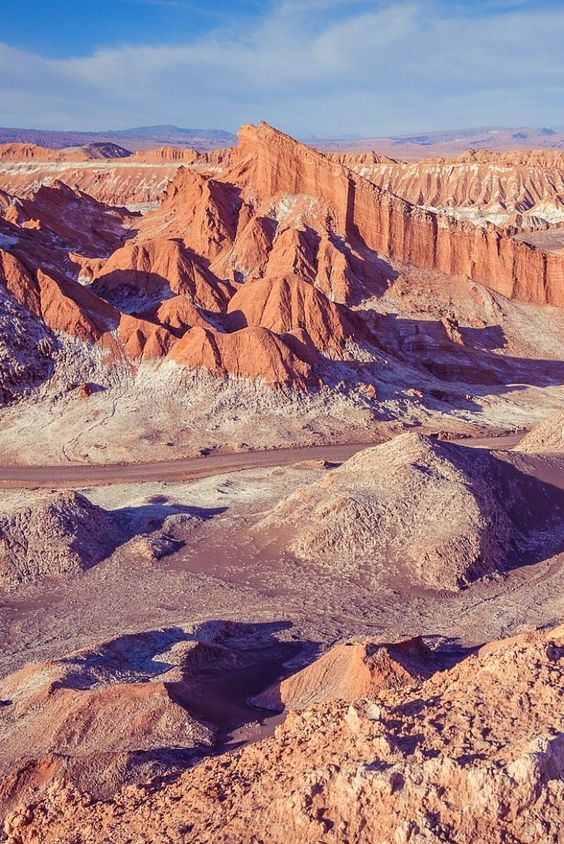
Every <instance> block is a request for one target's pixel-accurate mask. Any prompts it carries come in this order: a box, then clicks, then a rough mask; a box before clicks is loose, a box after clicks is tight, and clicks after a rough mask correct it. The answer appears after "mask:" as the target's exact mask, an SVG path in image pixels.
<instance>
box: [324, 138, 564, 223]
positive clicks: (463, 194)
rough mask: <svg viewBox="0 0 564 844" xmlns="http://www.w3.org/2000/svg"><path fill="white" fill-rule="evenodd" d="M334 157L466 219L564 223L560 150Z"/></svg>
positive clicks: (393, 189)
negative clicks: (401, 157)
mask: <svg viewBox="0 0 564 844" xmlns="http://www.w3.org/2000/svg"><path fill="white" fill-rule="evenodd" d="M329 157H330V158H331V160H333V161H338V162H340V163H342V164H345V166H346V167H348V168H349V169H351V170H353V171H355V172H356V173H358V174H359V175H361V176H362V177H363V178H365V179H368V181H370V182H372V183H373V184H375V185H377V186H378V187H380V188H383V189H384V190H386V191H390V192H391V193H393V194H396V196H400V197H401V198H402V199H406V200H407V201H408V202H410V203H411V204H413V205H420V206H423V207H426V208H429V209H431V210H437V211H439V210H442V211H444V212H445V213H447V214H449V215H451V216H453V217H455V218H458V219H460V220H468V221H469V222H473V223H475V224H484V223H488V222H491V223H495V224H496V225H499V226H504V227H505V226H509V225H516V226H517V227H531V226H532V227H534V226H536V225H538V224H542V223H544V224H555V223H562V222H564V155H563V153H562V152H561V151H559V150H527V151H524V150H523V151H514V152H506V153H492V152H487V151H486V150H479V151H472V152H466V153H463V154H462V155H459V156H457V157H456V158H425V159H423V160H422V161H418V162H407V161H394V160H393V159H391V158H386V156H380V155H376V154H375V153H360V154H358V155H355V154H351V153H349V154H339V153H333V154H329Z"/></svg>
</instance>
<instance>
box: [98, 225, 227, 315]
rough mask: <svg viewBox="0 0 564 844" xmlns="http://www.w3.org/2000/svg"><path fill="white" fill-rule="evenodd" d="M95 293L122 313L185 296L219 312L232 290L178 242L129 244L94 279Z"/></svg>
mask: <svg viewBox="0 0 564 844" xmlns="http://www.w3.org/2000/svg"><path fill="white" fill-rule="evenodd" d="M92 290H93V291H94V292H95V293H96V294H97V295H99V296H101V297H102V298H105V299H107V300H109V301H111V302H112V303H113V304H115V305H116V306H117V307H118V308H120V309H121V310H126V311H128V312H132V311H133V310H135V311H139V310H141V309H142V308H143V306H145V307H146V306H147V304H149V303H150V304H156V303H159V302H163V303H164V302H165V301H166V300H167V299H169V298H170V297H171V296H172V295H174V294H176V295H179V294H180V295H182V296H184V297H186V298H188V299H189V300H190V301H191V302H193V303H194V305H196V306H200V307H202V308H205V309H206V310H208V311H212V312H218V311H221V310H223V309H224V308H225V306H226V304H227V301H228V296H229V293H230V288H229V286H228V285H226V284H225V283H223V282H221V281H219V280H217V279H216V278H215V277H214V276H213V275H212V274H211V273H210V272H208V271H207V270H206V269H205V267H204V266H202V265H200V264H199V263H198V262H197V261H196V260H195V259H194V258H193V257H192V256H191V255H190V254H189V253H188V252H187V251H186V249H185V248H184V247H183V245H182V243H181V242H179V241H177V240H167V239H165V238H155V239H153V240H147V241H143V242H141V243H138V242H136V241H133V242H130V243H126V244H125V245H124V246H122V248H121V249H118V250H116V251H115V252H114V253H113V255H112V256H111V257H110V258H109V260H108V261H107V262H106V263H105V264H104V266H103V268H102V270H101V271H100V272H99V273H98V274H97V275H96V276H95V279H94V281H93V283H92Z"/></svg>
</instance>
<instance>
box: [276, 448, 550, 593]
mask: <svg viewBox="0 0 564 844" xmlns="http://www.w3.org/2000/svg"><path fill="white" fill-rule="evenodd" d="M545 519H546V520H547V522H546V523H545V522H544V520H545ZM543 523H545V524H549V525H550V526H551V528H552V530H553V531H554V534H553V535H554V536H557V537H560V539H557V540H556V541H557V542H560V541H561V540H562V535H563V531H564V497H563V496H562V494H559V493H557V492H555V491H554V490H553V489H552V488H551V487H548V486H544V485H543V484H541V483H538V482H535V481H533V480H532V479H531V478H530V477H528V476H527V475H524V474H521V473H519V472H518V471H516V470H514V469H512V467H510V466H508V465H507V464H506V463H504V462H503V461H500V460H499V459H497V458H496V457H495V456H494V455H492V454H491V453H490V452H487V451H485V450H481V449H469V448H464V447H462V446H458V445H455V444H451V443H446V442H439V441H437V440H433V439H431V438H429V437H425V436H421V435H418V434H404V435H402V436H400V437H396V438H395V439H394V440H392V441H390V442H387V443H383V444H382V445H380V446H376V448H372V449H368V450H365V451H361V452H359V453H358V454H356V455H355V456H354V457H352V458H351V459H350V460H348V461H347V462H346V463H344V464H343V465H342V466H341V467H340V468H338V469H335V470H334V471H333V472H331V473H329V474H328V475H327V476H325V477H323V478H322V479H321V480H319V481H316V482H315V483H313V484H309V485H308V486H306V487H303V488H300V489H298V490H297V491H296V492H294V493H292V494H291V495H290V496H289V497H288V498H286V499H284V500H283V501H282V502H281V503H280V504H278V505H277V506H276V507H275V508H274V510H273V511H272V512H271V513H270V514H269V515H267V516H266V517H265V518H264V519H263V520H262V522H261V523H260V526H261V528H262V529H266V530H270V529H272V528H276V527H277V526H278V527H281V526H284V530H285V531H287V533H288V535H289V537H290V539H289V543H288V544H289V547H290V549H291V550H292V551H293V552H294V553H295V554H296V555H297V556H298V557H303V558H305V559H308V560H315V561H320V562H322V563H323V564H324V565H325V566H329V567H333V566H334V567H338V569H339V571H340V572H341V573H343V572H350V574H351V575H355V574H359V573H360V572H361V571H364V572H368V573H369V576H370V577H372V578H387V577H394V578H395V579H396V581H398V582H404V583H405V582H407V583H422V584H425V585H427V586H431V587H435V588H438V589H456V588H458V587H460V586H461V585H463V584H465V583H468V582H469V581H471V580H474V579H476V578H478V577H481V576H483V575H486V574H491V573H494V572H498V571H503V570H505V569H507V568H508V567H509V566H513V565H515V564H516V563H517V561H518V560H519V559H522V558H523V555H524V556H525V557H526V558H528V557H529V555H530V554H531V552H532V549H533V546H534V545H535V541H536V545H537V546H538V547H537V553H539V554H541V555H542V554H543V553H544V552H545V551H546V553H544V556H541V557H539V559H541V558H542V559H544V558H545V557H547V556H549V553H548V549H547V548H545V547H543V542H544V541H545V538H546V537H545V534H544V533H543V526H542V525H543ZM543 537H545V538H544V539H543Z"/></svg>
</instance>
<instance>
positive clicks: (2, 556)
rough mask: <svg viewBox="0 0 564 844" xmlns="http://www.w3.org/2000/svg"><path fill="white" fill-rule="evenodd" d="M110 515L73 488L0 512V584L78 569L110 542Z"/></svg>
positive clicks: (98, 557) (107, 551) (96, 557)
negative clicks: (6, 511) (4, 512)
mask: <svg viewBox="0 0 564 844" xmlns="http://www.w3.org/2000/svg"><path fill="white" fill-rule="evenodd" d="M116 539H117V532H116V527H115V524H114V521H113V519H112V517H111V516H110V515H109V514H108V513H107V512H106V511H105V510H103V509H102V508H101V507H97V506H96V505H94V504H91V502H90V501H88V499H87V498H85V497H84V496H83V495H80V494H79V493H76V492H73V491H70V490H69V491H65V492H53V493H48V494H47V495H44V496H42V497H41V498H39V499H38V500H34V501H32V502H31V503H30V504H28V505H27V506H23V507H21V508H19V509H17V510H14V511H13V512H10V513H7V514H2V515H0V584H1V585H8V586H12V585H15V584H17V583H29V582H32V581H34V580H36V579H37V578H40V577H44V576H61V575H69V574H76V573H78V572H80V571H84V570H86V569H88V568H90V567H91V566H93V565H95V564H96V563H98V562H100V561H101V560H103V559H104V558H105V557H106V556H108V554H110V553H111V552H112V550H113V548H114V546H115V542H116Z"/></svg>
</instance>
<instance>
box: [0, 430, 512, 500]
mask: <svg viewBox="0 0 564 844" xmlns="http://www.w3.org/2000/svg"><path fill="white" fill-rule="evenodd" d="M519 439H520V436H519V435H515V434H514V435H510V436H506V437H495V438H492V437H490V438H485V437H479V438H475V439H472V440H470V439H464V440H462V441H461V443H462V444H463V445H466V446H471V447H474V448H477V447H480V448H493V447H495V448H511V446H513V445H516V443H517V442H518V441H519ZM369 447H370V443H347V444H345V445H319V446H306V447H303V448H281V449H272V450H267V451H250V452H249V451H246V452H240V453H238V454H211V455H209V456H208V457H186V458H180V459H176V460H160V461H156V462H154V463H106V464H68V465H58V466H22V465H19V466H0V489H38V488H48V489H64V488H73V487H88V486H99V485H104V484H124V483H146V482H150V481H192V480H199V479H201V478H209V477H212V476H213V475H220V474H224V473H228V472H240V471H243V470H244V469H265V468H271V467H274V466H289V465H291V464H293V463H299V462H300V461H302V460H325V461H327V462H329V463H342V462H343V461H344V460H348V458H349V457H352V456H353V454H356V453H357V451H361V450H362V449H363V448H369Z"/></svg>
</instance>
